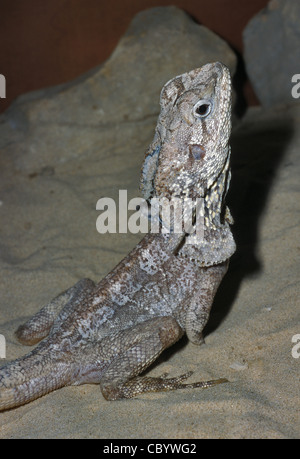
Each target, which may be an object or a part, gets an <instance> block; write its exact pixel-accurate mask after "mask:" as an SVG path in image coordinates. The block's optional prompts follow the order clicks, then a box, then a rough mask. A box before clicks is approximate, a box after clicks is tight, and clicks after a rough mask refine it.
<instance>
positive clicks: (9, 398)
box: [0, 346, 71, 411]
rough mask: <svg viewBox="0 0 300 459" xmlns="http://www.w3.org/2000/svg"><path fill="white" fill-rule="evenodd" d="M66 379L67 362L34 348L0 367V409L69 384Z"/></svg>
mask: <svg viewBox="0 0 300 459" xmlns="http://www.w3.org/2000/svg"><path fill="white" fill-rule="evenodd" d="M38 347H39V346H38ZM70 379H71V378H70V366H68V365H67V364H66V363H64V362H63V361H60V359H59V358H53V356H51V354H50V355H49V354H48V355H47V354H44V353H43V352H39V350H38V348H36V349H34V350H33V351H31V352H30V353H29V354H27V355H25V356H24V357H21V358H19V359H17V360H14V361H12V362H10V363H8V364H6V365H5V366H4V367H2V368H0V411H3V410H7V409H9V408H14V407H17V406H20V405H24V404H25V403H28V402H30V401H32V400H35V399H37V398H39V397H41V396H42V395H45V394H47V393H49V392H52V391H53V390H55V389H58V388H60V387H63V386H66V385H69V384H70Z"/></svg>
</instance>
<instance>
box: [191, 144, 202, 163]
mask: <svg viewBox="0 0 300 459" xmlns="http://www.w3.org/2000/svg"><path fill="white" fill-rule="evenodd" d="M189 150H190V153H191V154H192V155H193V158H194V159H196V160H199V159H204V157H205V149H204V148H203V147H202V145H189Z"/></svg>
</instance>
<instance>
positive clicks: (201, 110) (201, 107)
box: [193, 99, 211, 118]
mask: <svg viewBox="0 0 300 459" xmlns="http://www.w3.org/2000/svg"><path fill="white" fill-rule="evenodd" d="M193 112H194V115H195V117H196V118H206V117H207V116H208V115H209V114H210V112H211V102H210V101H209V100H204V99H203V100H199V102H197V103H196V105H194V108H193Z"/></svg>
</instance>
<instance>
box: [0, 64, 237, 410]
mask: <svg viewBox="0 0 300 459" xmlns="http://www.w3.org/2000/svg"><path fill="white" fill-rule="evenodd" d="M160 104H161V112H160V116H159V118H158V123H157V127H156V130H155V136H154V139H153V142H152V144H151V145H150V147H149V149H148V151H147V152H146V156H145V160H144V164H143V168H142V174H141V191H142V193H143V196H144V198H145V199H147V200H148V201H150V200H151V198H153V197H156V198H161V197H164V198H168V199H172V198H174V197H176V198H180V199H182V200H183V201H185V200H187V199H188V198H189V199H192V200H195V199H202V200H203V202H204V207H203V211H202V217H203V224H204V231H203V234H202V236H201V237H199V236H197V234H196V235H195V234H194V233H192V232H185V231H181V232H179V233H175V232H174V231H172V225H171V226H170V231H169V232H168V233H163V232H162V231H161V232H159V233H156V234H151V233H148V234H147V235H146V236H145V237H144V238H143V239H142V241H141V242H140V243H139V244H138V245H137V246H136V247H135V248H134V249H133V250H132V252H131V253H130V254H129V255H128V256H126V257H125V258H124V259H123V260H122V261H121V262H120V263H119V264H118V265H117V266H116V268H115V269H114V270H113V271H111V272H110V273H109V274H108V275H107V276H106V277H105V278H104V279H103V280H101V281H100V282H99V283H98V284H96V285H95V284H94V282H92V281H91V280H89V279H83V280H81V281H79V282H78V283H77V284H76V285H75V286H73V287H71V288H70V289H69V290H67V291H65V292H64V293H62V294H60V295H59V296H58V297H56V298H55V299H54V300H52V301H51V302H50V303H49V304H48V305H46V306H44V307H43V308H42V309H41V310H40V311H39V312H38V313H37V314H36V315H35V316H34V317H33V318H31V319H30V320H28V322H26V323H25V324H24V325H22V326H20V327H19V329H18V330H17V332H16V336H17V338H18V339H19V341H20V342H21V343H23V344H27V345H33V344H35V343H37V342H39V341H41V340H42V341H41V342H40V343H39V344H38V346H37V347H36V348H35V349H34V350H32V351H31V352H30V353H29V354H27V355H25V356H24V357H21V358H19V359H17V360H15V361H12V362H10V363H8V364H6V365H5V366H3V367H2V368H1V369H0V410H4V409H8V408H12V407H16V406H19V405H22V404H25V403H27V402H29V401H31V400H34V399H36V398H38V397H40V396H42V395H44V394H46V393H48V392H50V391H53V390H55V389H58V388H60V387H63V386H68V385H78V384H85V383H97V384H100V387H101V391H102V394H103V395H104V397H105V398H106V399H108V400H117V399H121V398H130V397H133V396H135V395H137V394H142V393H144V392H150V391H161V390H172V389H181V388H196V387H208V386H211V385H214V384H218V383H220V382H224V381H225V380H224V379H217V380H213V381H206V382H196V383H191V384H186V383H184V382H183V381H184V380H185V379H186V378H187V377H188V376H190V374H191V373H187V374H185V375H181V376H178V377H175V378H167V377H166V375H163V376H162V377H158V378H153V377H146V376H145V377H142V376H139V375H140V373H141V372H143V371H144V370H145V369H146V368H147V367H148V366H149V365H150V364H151V363H152V362H153V361H154V360H155V359H157V357H158V356H159V355H160V354H161V352H162V351H163V350H164V349H166V348H168V347H169V346H171V345H172V344H174V343H175V342H176V341H177V340H178V339H179V338H181V337H182V336H183V334H184V333H186V334H187V336H188V338H189V340H190V341H192V342H193V343H195V344H200V343H201V342H202V330H203V328H204V326H205V324H206V322H207V320H208V317H209V313H210V309H211V306H212V302H213V299H214V296H215V293H216V291H217V288H218V286H219V284H220V282H221V280H222V278H223V276H224V274H225V273H226V271H227V267H228V260H229V258H230V256H231V255H232V254H233V253H234V251H235V244H234V241H233V238H232V235H231V232H230V224H231V223H232V220H231V217H230V212H229V210H228V208H227V207H226V205H225V196H226V193H227V190H228V186H229V181H230V171H229V157H230V147H229V145H228V141H229V136H230V130H231V80H230V74H229V70H228V69H227V67H225V66H224V65H223V64H220V63H213V64H207V65H205V66H203V67H201V68H199V69H195V70H192V71H190V72H188V73H185V74H183V75H181V76H177V77H176V78H173V79H172V80H170V81H169V82H168V83H166V85H165V86H164V87H163V89H162V92H161V98H160ZM192 224H193V225H195V214H194V220H193V223H192Z"/></svg>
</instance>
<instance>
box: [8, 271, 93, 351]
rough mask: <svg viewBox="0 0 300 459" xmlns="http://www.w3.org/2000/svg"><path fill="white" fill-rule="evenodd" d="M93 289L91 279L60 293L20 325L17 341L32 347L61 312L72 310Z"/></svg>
mask: <svg viewBox="0 0 300 459" xmlns="http://www.w3.org/2000/svg"><path fill="white" fill-rule="evenodd" d="M94 288H95V283H94V282H93V281H92V280H91V279H81V280H80V281H78V282H77V283H76V284H75V285H73V286H72V287H70V288H69V289H68V290H65V291H64V292H62V293H60V294H59V295H58V296H56V297H55V298H53V300H52V301H50V302H49V303H48V304H46V305H45V306H44V307H42V309H40V310H39V311H38V312H37V313H36V314H35V315H34V316H33V317H31V318H30V319H29V320H28V321H27V322H26V323H25V324H23V325H20V327H19V328H18V330H17V331H16V337H17V339H18V340H19V341H20V342H21V343H22V344H26V345H29V346H31V345H33V344H36V343H38V342H39V341H40V340H41V339H43V338H45V337H46V336H47V335H48V334H49V332H50V329H51V327H52V326H53V323H54V321H55V319H56V318H57V316H58V315H59V313H60V312H61V310H62V309H63V308H65V310H66V311H67V309H70V310H71V309H72V307H73V306H74V305H77V304H78V303H79V302H81V301H82V300H83V299H84V298H85V297H86V296H87V295H89V294H90V293H91V292H92V290H93V289H94Z"/></svg>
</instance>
